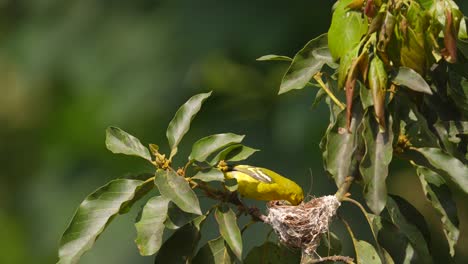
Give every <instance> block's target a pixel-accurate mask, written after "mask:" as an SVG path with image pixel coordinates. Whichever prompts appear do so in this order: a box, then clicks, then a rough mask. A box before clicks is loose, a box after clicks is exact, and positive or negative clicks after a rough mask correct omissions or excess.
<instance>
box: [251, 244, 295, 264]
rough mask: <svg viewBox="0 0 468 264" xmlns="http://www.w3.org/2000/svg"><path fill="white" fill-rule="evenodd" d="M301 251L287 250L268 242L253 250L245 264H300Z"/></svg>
mask: <svg viewBox="0 0 468 264" xmlns="http://www.w3.org/2000/svg"><path fill="white" fill-rule="evenodd" d="M300 262H301V254H300V252H299V251H293V250H292V249H289V248H285V247H284V246H281V245H280V244H275V243H273V242H271V241H267V242H266V243H264V244H263V245H260V246H257V247H254V248H252V249H251V250H250V251H249V253H248V254H247V257H246V258H245V260H244V264H282V263H300Z"/></svg>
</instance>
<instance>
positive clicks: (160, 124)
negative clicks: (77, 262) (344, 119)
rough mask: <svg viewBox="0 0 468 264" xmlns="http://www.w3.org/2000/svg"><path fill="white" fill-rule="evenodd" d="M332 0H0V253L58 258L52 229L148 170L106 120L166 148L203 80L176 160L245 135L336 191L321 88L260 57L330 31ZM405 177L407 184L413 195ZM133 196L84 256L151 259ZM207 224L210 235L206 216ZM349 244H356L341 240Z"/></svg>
mask: <svg viewBox="0 0 468 264" xmlns="http://www.w3.org/2000/svg"><path fill="white" fill-rule="evenodd" d="M332 4H333V1H320V3H319V4H318V2H317V1H311V0H301V1H272V0H268V1H267V0H256V1H247V0H236V1H228V0H224V1H215V0H199V1H193V0H191V1H190V0H172V1H169V0H165V1H156V0H152V1H150V0H134V1H124V0H114V1H96V0H94V1H92V0H70V1H59V0H40V1H39V0H38V1H26V0H0V40H1V41H0V91H1V93H0V150H1V153H0V164H1V166H2V168H1V170H0V236H1V239H0V263H54V262H55V261H56V260H57V257H56V256H57V246H58V242H59V239H60V236H61V234H62V232H63V231H64V230H65V228H66V226H67V224H68V222H69V221H70V219H71V217H72V215H73V213H74V211H75V209H76V207H77V206H78V205H79V203H80V202H81V200H83V199H84V197H85V196H86V195H88V194H89V193H90V192H92V191H93V190H95V189H96V188H97V187H98V186H101V185H103V184H104V183H106V182H107V181H109V180H110V179H113V178H116V177H120V176H123V175H125V174H128V173H136V172H141V171H149V172H151V170H152V168H151V167H150V166H148V165H147V164H145V163H144V162H143V161H140V160H138V159H137V158H132V157H125V156H121V155H113V154H112V153H110V152H108V151H107V150H106V148H105V145H104V139H105V133H104V131H105V128H106V127H107V126H110V125H113V126H118V127H121V128H122V129H124V130H126V131H128V132H129V133H131V134H133V135H136V136H137V137H139V138H140V139H141V140H142V142H143V143H145V144H147V143H156V144H159V145H161V146H162V147H163V150H167V143H166V138H165V130H166V126H167V124H168V122H169V121H170V120H171V118H172V116H173V114H174V113H175V111H176V110H177V108H178V107H179V106H180V105H181V104H182V103H184V102H185V101H186V100H187V99H188V98H189V97H190V96H192V95H194V94H196V93H200V92H206V91H210V90H213V91H214V94H213V96H212V97H211V98H210V99H209V100H208V101H207V103H206V104H205V106H204V107H203V109H202V111H201V112H200V114H199V115H198V116H197V118H196V119H195V121H194V123H193V124H192V128H191V130H190V133H189V134H188V135H187V136H186V137H185V138H184V140H183V141H182V146H185V148H184V147H182V149H181V151H180V152H179V156H178V159H176V162H177V161H179V162H180V164H182V163H183V161H184V157H185V156H186V155H187V154H188V152H189V149H188V148H189V147H190V146H191V144H192V143H193V142H194V141H195V140H197V139H198V138H200V137H203V136H206V135H209V134H213V133H220V132H235V133H239V134H246V135H247V137H246V139H245V142H246V144H247V145H250V146H252V147H255V148H260V149H261V150H262V151H261V152H259V153H257V154H256V155H255V156H254V157H253V158H252V159H251V160H250V161H249V163H250V164H254V165H260V166H264V167H268V168H271V169H273V170H275V171H278V172H280V173H282V174H284V175H287V176H288V177H290V178H293V179H294V180H296V181H297V182H298V183H300V185H302V186H303V188H304V190H305V191H306V192H308V193H310V194H311V195H314V196H319V195H323V194H329V193H333V192H334V191H335V188H334V186H333V184H332V182H331V181H330V180H329V179H328V178H327V177H326V176H325V173H324V172H323V169H322V161H321V153H320V149H319V142H320V138H321V135H322V134H323V133H324V131H325V129H326V127H327V125H328V112H327V108H326V106H324V105H321V106H319V107H318V108H317V109H312V108H311V105H312V101H313V99H314V96H315V92H316V88H310V87H309V88H307V89H305V90H302V91H295V92H291V93H289V94H286V95H282V96H277V91H278V87H279V82H280V79H281V77H282V73H283V72H284V70H285V69H286V65H284V64H282V63H260V62H256V61H255V58H257V57H259V56H261V55H265V54H271V53H275V54H284V55H289V56H293V55H294V53H295V52H296V51H298V50H299V49H300V48H301V47H302V46H303V45H304V44H305V43H306V42H307V41H308V40H310V39H312V38H314V37H316V36H317V35H319V34H321V33H323V32H326V31H327V28H328V25H329V23H330V19H331V6H332ZM463 4H464V6H463V9H464V10H465V13H467V8H468V5H467V3H463ZM184 155H185V156H184ZM398 175H405V176H404V177H406V179H407V178H413V179H415V177H414V176H415V174H414V172H413V171H412V170H407V169H406V168H401V167H400V166H398V165H397V166H395V167H394V168H392V171H391V173H390V177H391V178H392V179H395V180H397V179H398V178H399V176H398ZM312 179H313V180H312ZM395 182H397V181H395ZM413 183H414V184H416V182H413ZM393 185H395V184H393ZM393 185H391V186H390V190H392V189H391V188H394V189H395V190H400V191H401V189H402V188H400V187H401V186H399V185H398V184H396V185H395V186H394V187H392V186H393ZM404 186H408V185H404ZM412 186H413V187H409V190H410V191H409V192H408V191H406V192H405V191H404V190H403V191H402V193H403V194H404V193H414V191H413V189H414V188H415V187H414V185H412ZM407 188H408V187H407ZM417 188H419V187H417ZM396 192H398V191H396ZM419 194H420V195H422V193H419ZM418 197H419V198H418ZM418 197H416V198H417V199H419V201H420V202H419V203H420V204H419V205H418V200H417V199H416V200H415V202H414V203H415V204H416V205H418V207H419V208H423V207H424V206H425V207H426V211H428V212H427V215H428V219H429V220H430V219H431V218H430V217H432V222H431V223H430V224H431V226H433V229H434V230H435V231H434V230H433V233H434V236H435V239H433V240H432V241H433V243H435V244H433V246H434V248H438V249H439V250H436V251H434V252H435V253H434V254H436V256H438V257H439V258H441V259H443V258H445V257H446V256H447V248H446V245H445V244H444V243H443V240H442V242H441V239H437V236H439V237H440V235H441V233H440V226H438V225H437V223H438V222H437V218H434V215H433V212H432V211H431V210H430V209H427V204H426V203H424V200H422V199H421V198H422V196H418ZM412 201H413V200H412ZM256 204H257V205H259V206H260V207H261V208H262V209H263V208H264V205H263V204H262V203H256ZM138 207H139V205H137V206H135V207H134V208H133V210H132V211H131V213H129V214H128V215H125V216H121V217H119V218H117V219H116V220H115V221H114V222H113V223H112V224H111V225H110V227H109V228H108V229H107V230H106V232H105V233H104V234H103V235H102V236H101V238H100V239H99V240H98V242H97V243H96V245H95V247H94V248H93V249H92V250H91V251H90V252H88V253H87V254H85V255H84V257H83V258H82V261H81V263H116V264H117V263H130V262H131V263H152V258H150V257H139V255H138V251H137V249H136V246H135V244H134V242H133V240H134V238H135V230H134V227H133V220H134V218H135V216H136V213H137V211H138V210H137V209H138ZM347 213H348V215H350V216H352V217H351V218H352V219H351V223H352V224H354V225H355V226H356V228H358V229H359V230H362V233H363V234H362V236H361V238H363V239H366V238H369V234H368V231H367V229H366V226H365V225H364V220H363V219H362V217H361V216H360V215H359V212H358V211H356V210H354V209H352V210H351V209H350V210H348V212H347ZM431 215H432V216H431ZM463 219H467V218H466V217H465V218H461V220H463ZM461 222H462V224H463V221H461ZM464 228H465V229H462V231H464V232H465V233H466V225H465V226H464ZM209 229H210V230H211V231H210V233H212V234H211V235H213V234H215V233H216V227H215V226H214V225H211V226H210V227H209ZM267 232H268V229H267V228H265V227H263V226H261V225H259V224H258V225H256V226H254V228H252V229H249V231H247V233H246V237H245V238H244V243H245V248H246V250H245V253H246V252H247V251H248V249H249V248H251V247H252V246H256V245H259V244H261V243H262V242H263V241H264V240H265V237H266V233H267ZM337 232H338V234H339V235H340V236H343V237H345V240H346V241H348V242H349V238H347V237H346V233H344V232H343V230H341V229H340V228H338V231H337ZM366 232H367V233H366ZM208 236H209V234H208ZM208 238H210V237H206V238H204V240H206V239H208ZM461 239H464V241H467V240H468V239H467V238H466V234H465V235H464V237H462V238H461ZM440 245H442V247H438V246H440ZM245 253H244V254H245ZM345 253H346V254H353V253H352V249H351V248H350V247H349V246H346V247H345ZM465 254H466V253H465Z"/></svg>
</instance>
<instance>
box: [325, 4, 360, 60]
mask: <svg viewBox="0 0 468 264" xmlns="http://www.w3.org/2000/svg"><path fill="white" fill-rule="evenodd" d="M352 1H353V0H341V1H339V2H338V4H337V5H336V8H335V11H334V12H333V16H332V22H331V25H330V29H329V30H328V47H329V48H330V52H331V54H332V56H333V58H334V59H335V60H338V59H339V58H341V57H343V56H344V55H345V54H346V53H348V52H349V51H351V49H353V48H354V47H355V46H356V45H357V44H358V43H359V41H360V40H361V37H362V36H363V35H364V34H366V32H367V28H368V25H367V21H366V19H365V17H364V16H362V13H361V12H356V11H352V10H350V9H349V8H348V5H349V4H350V3H351V2H352Z"/></svg>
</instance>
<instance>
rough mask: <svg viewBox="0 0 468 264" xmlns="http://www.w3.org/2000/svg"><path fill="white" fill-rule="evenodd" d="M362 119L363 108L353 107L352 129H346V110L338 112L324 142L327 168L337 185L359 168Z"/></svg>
mask: <svg viewBox="0 0 468 264" xmlns="http://www.w3.org/2000/svg"><path fill="white" fill-rule="evenodd" d="M361 120H362V109H361V108H360V105H359V107H358V106H355V107H353V116H352V118H351V125H350V130H351V133H348V132H347V131H346V111H341V112H340V113H339V114H338V117H337V120H336V122H335V123H334V124H333V126H332V127H331V129H330V130H329V132H328V133H327V138H326V140H324V141H323V142H324V143H325V142H326V144H323V145H322V146H324V147H325V149H323V148H322V151H323V161H324V164H325V169H326V170H327V171H328V172H329V173H330V174H331V176H332V177H333V179H334V180H335V183H336V186H341V185H342V184H343V182H344V180H345V178H346V177H348V176H350V175H354V174H355V172H356V170H357V160H356V152H357V151H358V137H359V133H358V126H359V125H360V123H361Z"/></svg>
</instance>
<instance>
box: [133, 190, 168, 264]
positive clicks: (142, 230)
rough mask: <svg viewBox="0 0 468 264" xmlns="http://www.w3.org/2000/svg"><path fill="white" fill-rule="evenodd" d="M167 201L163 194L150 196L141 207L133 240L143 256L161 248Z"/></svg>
mask: <svg viewBox="0 0 468 264" xmlns="http://www.w3.org/2000/svg"><path fill="white" fill-rule="evenodd" d="M169 201H170V200H169V199H168V198H166V197H163V196H156V197H153V198H151V199H150V200H149V201H148V202H147V203H146V204H145V206H144V207H143V211H142V213H141V217H140V219H139V220H138V222H136V223H135V227H136V230H137V238H136V240H135V242H136V244H137V246H138V249H139V250H140V254H141V255H143V256H149V255H153V254H155V253H157V252H158V250H159V248H161V245H162V239H163V231H164V221H165V220H166V217H167V209H168V205H169Z"/></svg>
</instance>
